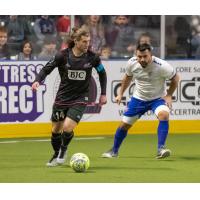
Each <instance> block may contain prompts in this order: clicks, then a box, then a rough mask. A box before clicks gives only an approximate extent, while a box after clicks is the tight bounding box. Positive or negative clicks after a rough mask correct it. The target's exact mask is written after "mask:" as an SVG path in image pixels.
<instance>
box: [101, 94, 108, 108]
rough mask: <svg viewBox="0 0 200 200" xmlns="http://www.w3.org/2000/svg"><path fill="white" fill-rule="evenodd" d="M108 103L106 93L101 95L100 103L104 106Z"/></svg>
mask: <svg viewBox="0 0 200 200" xmlns="http://www.w3.org/2000/svg"><path fill="white" fill-rule="evenodd" d="M106 103H107V97H106V95H101V96H100V97H99V104H100V105H101V106H102V105H104V104H106Z"/></svg>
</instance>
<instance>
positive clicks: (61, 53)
mask: <svg viewBox="0 0 200 200" xmlns="http://www.w3.org/2000/svg"><path fill="white" fill-rule="evenodd" d="M68 52H69V49H68V48H66V49H62V50H61V51H58V52H57V53H56V55H55V58H56V59H57V60H60V59H61V60H62V59H63V58H65V57H66V56H67V54H68Z"/></svg>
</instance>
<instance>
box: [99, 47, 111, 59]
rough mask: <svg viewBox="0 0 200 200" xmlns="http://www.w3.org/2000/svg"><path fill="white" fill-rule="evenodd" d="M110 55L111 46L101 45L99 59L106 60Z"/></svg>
mask: <svg viewBox="0 0 200 200" xmlns="http://www.w3.org/2000/svg"><path fill="white" fill-rule="evenodd" d="M110 56H111V48H110V47H109V46H107V45H104V46H102V48H101V55H100V57H101V59H102V60H108V59H109V58H110Z"/></svg>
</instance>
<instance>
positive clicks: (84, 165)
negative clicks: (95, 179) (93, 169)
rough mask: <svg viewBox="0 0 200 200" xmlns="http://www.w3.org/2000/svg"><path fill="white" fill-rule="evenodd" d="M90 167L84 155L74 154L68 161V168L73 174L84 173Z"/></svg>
mask: <svg viewBox="0 0 200 200" xmlns="http://www.w3.org/2000/svg"><path fill="white" fill-rule="evenodd" d="M89 166H90V160H89V158H88V156H87V155H86V154H84V153H75V154H74V155H73V156H72V157H71V159H70V167H71V168H72V169H73V170H74V171H75V172H85V171H86V170H87V169H88V168H89Z"/></svg>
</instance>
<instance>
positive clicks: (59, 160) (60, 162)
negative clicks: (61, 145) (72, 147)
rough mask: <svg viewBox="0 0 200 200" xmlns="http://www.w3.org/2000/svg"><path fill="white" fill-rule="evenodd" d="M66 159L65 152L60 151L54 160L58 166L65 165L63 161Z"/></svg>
mask: <svg viewBox="0 0 200 200" xmlns="http://www.w3.org/2000/svg"><path fill="white" fill-rule="evenodd" d="M66 158H67V151H64V152H62V151H61V150H60V151H59V154H58V157H57V159H56V162H57V164H58V165H63V164H64V163H65V160H66Z"/></svg>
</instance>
